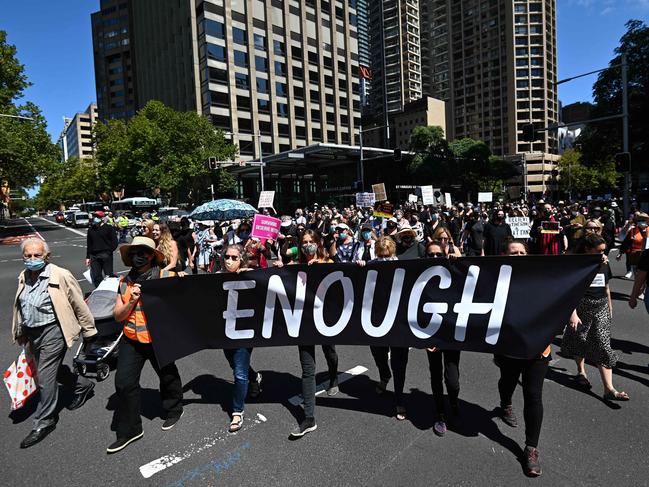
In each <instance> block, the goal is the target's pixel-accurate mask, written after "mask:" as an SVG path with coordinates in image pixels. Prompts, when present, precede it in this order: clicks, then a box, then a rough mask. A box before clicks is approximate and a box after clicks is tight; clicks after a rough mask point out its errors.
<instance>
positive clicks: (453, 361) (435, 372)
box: [426, 350, 460, 416]
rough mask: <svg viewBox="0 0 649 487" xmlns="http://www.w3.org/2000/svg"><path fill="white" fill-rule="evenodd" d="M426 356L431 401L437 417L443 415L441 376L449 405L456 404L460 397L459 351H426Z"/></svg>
mask: <svg viewBox="0 0 649 487" xmlns="http://www.w3.org/2000/svg"><path fill="white" fill-rule="evenodd" d="M426 355H427V356H428V369H429V370H430V388H431V390H432V392H433V401H435V408H436V409H437V414H438V415H439V416H443V415H444V386H443V384H442V375H443V376H444V382H446V392H447V393H448V399H449V402H450V403H451V404H457V398H458V396H459V395H460V351H459V350H438V351H436V352H429V351H426Z"/></svg>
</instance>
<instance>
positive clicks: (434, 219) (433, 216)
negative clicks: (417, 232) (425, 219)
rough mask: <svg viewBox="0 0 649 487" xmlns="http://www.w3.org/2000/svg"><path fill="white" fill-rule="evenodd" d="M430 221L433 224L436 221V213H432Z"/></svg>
mask: <svg viewBox="0 0 649 487" xmlns="http://www.w3.org/2000/svg"><path fill="white" fill-rule="evenodd" d="M430 221H431V222H433V223H435V222H436V221H437V213H433V214H432V215H430Z"/></svg>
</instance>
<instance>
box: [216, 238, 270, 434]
mask: <svg viewBox="0 0 649 487" xmlns="http://www.w3.org/2000/svg"><path fill="white" fill-rule="evenodd" d="M221 269H222V270H221V272H225V273H229V272H232V273H240V272H244V271H247V270H248V255H247V253H246V251H245V250H244V248H243V247H242V246H241V245H240V244H231V245H226V246H225V248H224V249H223V254H222V257H221ZM223 353H224V355H225V358H226V359H227V361H228V363H229V364H230V367H231V368H232V373H233V374H234V389H233V391H232V421H231V422H230V426H229V428H228V431H229V432H230V433H236V432H237V431H239V430H240V429H241V428H242V426H243V413H244V406H245V400H246V394H247V393H248V385H249V384H253V383H254V384H255V385H256V387H255V388H254V389H253V391H252V395H254V396H255V397H256V396H257V395H259V392H261V374H258V373H257V372H255V371H254V370H253V369H252V368H251V367H250V356H251V355H252V348H226V349H224V350H223Z"/></svg>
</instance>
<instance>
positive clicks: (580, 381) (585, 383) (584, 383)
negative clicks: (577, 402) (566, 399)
mask: <svg viewBox="0 0 649 487" xmlns="http://www.w3.org/2000/svg"><path fill="white" fill-rule="evenodd" d="M575 382H576V383H577V385H578V386H579V387H581V388H582V389H586V390H590V389H592V388H593V386H592V385H591V384H590V381H589V380H588V379H587V378H586V376H585V375H584V374H577V375H576V376H575Z"/></svg>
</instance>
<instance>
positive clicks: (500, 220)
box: [482, 210, 512, 255]
mask: <svg viewBox="0 0 649 487" xmlns="http://www.w3.org/2000/svg"><path fill="white" fill-rule="evenodd" d="M511 236H512V229H511V227H510V226H509V224H507V222H506V221H505V212H504V211H503V210H496V211H494V213H493V218H492V221H490V222H489V223H487V224H486V225H485V228H484V247H483V254H482V255H500V249H502V246H503V242H504V241H505V239H506V238H507V237H511Z"/></svg>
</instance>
